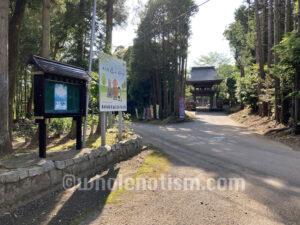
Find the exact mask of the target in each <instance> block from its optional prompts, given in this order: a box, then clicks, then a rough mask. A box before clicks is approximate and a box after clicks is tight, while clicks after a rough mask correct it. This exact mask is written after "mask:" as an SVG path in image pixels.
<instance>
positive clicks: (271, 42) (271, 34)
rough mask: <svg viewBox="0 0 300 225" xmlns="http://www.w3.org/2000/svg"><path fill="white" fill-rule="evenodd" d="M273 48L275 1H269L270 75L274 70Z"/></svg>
mask: <svg viewBox="0 0 300 225" xmlns="http://www.w3.org/2000/svg"><path fill="white" fill-rule="evenodd" d="M272 48H273V0H269V13H268V73H269V75H270V69H271V68H272V62H273V60H272V58H273V54H272Z"/></svg>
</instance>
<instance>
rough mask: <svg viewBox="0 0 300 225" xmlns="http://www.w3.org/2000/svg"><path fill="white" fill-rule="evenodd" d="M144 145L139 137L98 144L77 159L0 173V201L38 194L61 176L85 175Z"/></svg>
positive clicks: (48, 162)
mask: <svg viewBox="0 0 300 225" xmlns="http://www.w3.org/2000/svg"><path fill="white" fill-rule="evenodd" d="M142 147H143V141H142V138H141V137H136V138H134V139H131V140H127V141H122V142H120V143H118V144H115V145H113V146H105V147H100V148H99V149H95V150H92V151H90V152H89V153H85V154H83V155H81V156H78V157H77V158H73V159H67V160H63V161H52V160H48V161H44V162H43V163H41V164H39V165H38V166H36V167H34V168H19V169H17V170H12V171H9V172H5V173H0V204H2V203H5V202H8V201H12V200H16V199H19V198H22V197H24V196H26V195H29V194H35V193H39V192H41V191H43V190H47V189H49V187H52V186H55V185H59V184H62V181H63V176H64V175H66V174H69V175H70V174H72V175H75V176H79V177H80V176H88V175H92V174H93V173H95V172H97V171H99V170H101V169H102V168H104V167H105V166H107V165H109V164H110V163H113V162H118V161H121V160H124V159H127V158H129V157H130V156H133V155H135V154H137V153H138V152H140V151H141V150H142Z"/></svg>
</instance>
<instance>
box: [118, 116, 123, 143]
mask: <svg viewBox="0 0 300 225" xmlns="http://www.w3.org/2000/svg"><path fill="white" fill-rule="evenodd" d="M122 117H123V113H122V111H119V141H122V130H123V121H122V119H123V118H122Z"/></svg>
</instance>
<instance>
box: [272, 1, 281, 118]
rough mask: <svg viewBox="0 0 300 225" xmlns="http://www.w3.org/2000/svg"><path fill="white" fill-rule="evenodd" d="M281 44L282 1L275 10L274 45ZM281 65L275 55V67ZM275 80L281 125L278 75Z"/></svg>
mask: <svg viewBox="0 0 300 225" xmlns="http://www.w3.org/2000/svg"><path fill="white" fill-rule="evenodd" d="M279 42H280V0H275V10H274V45H278V44H279ZM278 63H279V56H278V54H277V53H276V52H275V53H274V64H275V66H276V65H278ZM274 79H275V119H276V121H277V122H278V123H280V121H281V118H280V96H279V93H280V80H279V78H278V77H277V74H275V76H274Z"/></svg>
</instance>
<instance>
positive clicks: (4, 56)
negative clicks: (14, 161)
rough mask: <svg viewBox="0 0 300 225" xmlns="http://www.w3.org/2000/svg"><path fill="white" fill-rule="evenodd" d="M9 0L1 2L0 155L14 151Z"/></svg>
mask: <svg viewBox="0 0 300 225" xmlns="http://www.w3.org/2000/svg"><path fill="white" fill-rule="evenodd" d="M8 90H9V81H8V0H1V1H0V102H1V107H0V117H1V120H0V154H5V153H9V152H11V151H12V147H11V142H10V135H9V109H8V100H9V96H8Z"/></svg>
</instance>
